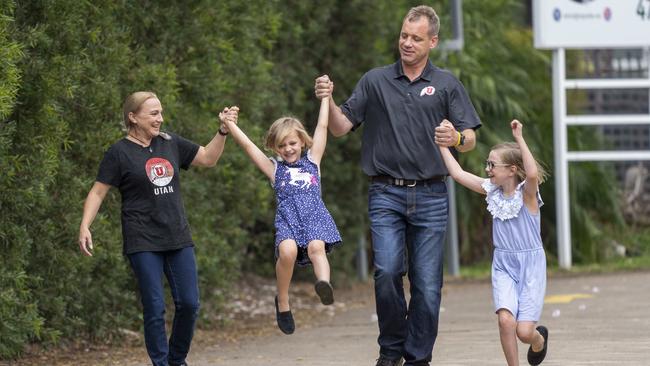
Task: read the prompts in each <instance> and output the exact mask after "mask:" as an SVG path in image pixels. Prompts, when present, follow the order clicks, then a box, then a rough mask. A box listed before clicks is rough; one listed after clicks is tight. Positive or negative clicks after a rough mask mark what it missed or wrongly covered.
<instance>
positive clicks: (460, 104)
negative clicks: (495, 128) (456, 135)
mask: <svg viewBox="0 0 650 366" xmlns="http://www.w3.org/2000/svg"><path fill="white" fill-rule="evenodd" d="M449 120H450V121H452V122H453V124H454V126H455V127H456V129H457V130H459V131H463V130H466V129H469V128H471V129H478V128H480V127H481V119H480V118H479V117H478V114H477V113H476V109H475V108H474V105H473V104H472V101H471V99H470V98H469V95H468V94H467V91H466V90H465V87H463V84H461V82H460V81H458V80H456V82H455V83H454V85H453V87H452V89H451V91H450V93H449Z"/></svg>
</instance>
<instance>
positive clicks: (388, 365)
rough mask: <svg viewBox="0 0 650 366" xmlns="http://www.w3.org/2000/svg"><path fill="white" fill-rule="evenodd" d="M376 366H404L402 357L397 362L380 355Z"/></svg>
mask: <svg viewBox="0 0 650 366" xmlns="http://www.w3.org/2000/svg"><path fill="white" fill-rule="evenodd" d="M375 366H402V358H401V357H400V358H399V359H397V360H391V359H390V358H386V357H384V356H382V355H379V358H378V359H377V364H376V365H375Z"/></svg>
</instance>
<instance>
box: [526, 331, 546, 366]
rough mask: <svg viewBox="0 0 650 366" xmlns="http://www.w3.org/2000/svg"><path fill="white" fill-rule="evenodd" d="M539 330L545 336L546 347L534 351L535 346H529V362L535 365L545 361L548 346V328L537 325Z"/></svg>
mask: <svg viewBox="0 0 650 366" xmlns="http://www.w3.org/2000/svg"><path fill="white" fill-rule="evenodd" d="M537 331H538V332H539V334H541V335H542V337H544V348H542V350H541V351H539V352H535V351H533V346H530V347H529V348H528V363H529V364H531V365H533V366H535V365H539V364H540V363H542V361H544V358H545V357H546V350H547V348H548V329H547V328H546V327H545V326H543V325H540V326H539V327H537Z"/></svg>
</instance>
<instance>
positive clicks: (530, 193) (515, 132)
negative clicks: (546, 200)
mask: <svg viewBox="0 0 650 366" xmlns="http://www.w3.org/2000/svg"><path fill="white" fill-rule="evenodd" d="M510 128H512V136H513V137H514V138H515V141H516V142H517V145H519V149H520V150H521V160H522V161H523V163H524V170H525V171H526V184H524V203H526V207H528V209H529V210H530V211H532V212H536V211H537V209H538V203H537V189H538V187H537V186H538V185H539V171H538V169H537V162H536V161H535V158H534V157H533V154H532V153H531V152H530V149H529V148H528V144H526V140H524V134H523V129H524V126H523V125H522V124H521V122H519V121H518V120H516V119H513V120H512V122H510Z"/></svg>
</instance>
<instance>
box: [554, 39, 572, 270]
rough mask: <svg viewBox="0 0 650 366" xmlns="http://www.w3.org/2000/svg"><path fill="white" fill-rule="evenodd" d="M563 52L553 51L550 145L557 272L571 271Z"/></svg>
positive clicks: (560, 49) (561, 50)
mask: <svg viewBox="0 0 650 366" xmlns="http://www.w3.org/2000/svg"><path fill="white" fill-rule="evenodd" d="M565 65H566V63H565V57H564V48H558V49H555V50H553V141H554V146H555V151H554V155H555V187H556V192H555V206H556V216H557V218H556V227H557V253H558V261H559V264H560V268H564V269H569V268H571V211H570V210H569V201H570V197H569V162H568V159H567V153H568V143H567V126H566V124H565V123H564V119H565V118H566V88H565V80H566V72H565Z"/></svg>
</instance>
